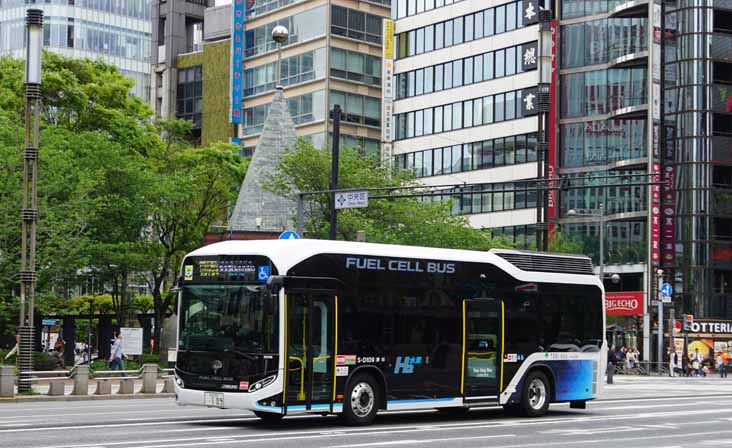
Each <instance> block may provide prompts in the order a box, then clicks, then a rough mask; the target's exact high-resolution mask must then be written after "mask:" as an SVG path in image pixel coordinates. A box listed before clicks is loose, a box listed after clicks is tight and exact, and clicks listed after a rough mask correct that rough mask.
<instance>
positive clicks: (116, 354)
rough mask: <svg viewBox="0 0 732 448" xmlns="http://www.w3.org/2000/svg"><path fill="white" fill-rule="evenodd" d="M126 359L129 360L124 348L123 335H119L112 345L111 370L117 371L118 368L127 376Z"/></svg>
mask: <svg viewBox="0 0 732 448" xmlns="http://www.w3.org/2000/svg"><path fill="white" fill-rule="evenodd" d="M125 359H127V355H125V349H124V347H123V346H122V335H121V334H118V335H117V337H116V338H115V340H114V344H113V345H112V352H111V353H110V355H109V369H110V370H117V367H119V370H121V371H122V376H127V374H126V373H125V361H124V360H125Z"/></svg>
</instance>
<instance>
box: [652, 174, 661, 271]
mask: <svg viewBox="0 0 732 448" xmlns="http://www.w3.org/2000/svg"><path fill="white" fill-rule="evenodd" d="M651 174H652V176H651V179H652V181H653V182H660V180H661V179H660V177H661V176H660V174H661V164H660V163H658V162H653V164H652V166H651ZM660 261H661V185H660V184H654V185H651V262H652V263H653V264H656V265H657V264H658V263H659V262H660Z"/></svg>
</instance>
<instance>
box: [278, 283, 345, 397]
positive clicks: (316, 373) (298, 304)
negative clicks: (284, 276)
mask: <svg viewBox="0 0 732 448" xmlns="http://www.w3.org/2000/svg"><path fill="white" fill-rule="evenodd" d="M286 300H287V330H286V331H287V335H286V338H287V341H286V344H287V364H286V366H287V375H286V385H285V404H286V406H287V408H288V409H289V410H303V409H304V410H320V409H322V410H324V411H330V410H331V401H332V399H333V380H334V368H335V358H334V355H335V347H334V345H335V337H336V333H335V332H336V329H335V316H336V312H335V306H336V300H337V298H336V296H335V293H334V292H328V291H322V292H321V291H307V290H300V291H297V290H295V291H288V293H287V299H286Z"/></svg>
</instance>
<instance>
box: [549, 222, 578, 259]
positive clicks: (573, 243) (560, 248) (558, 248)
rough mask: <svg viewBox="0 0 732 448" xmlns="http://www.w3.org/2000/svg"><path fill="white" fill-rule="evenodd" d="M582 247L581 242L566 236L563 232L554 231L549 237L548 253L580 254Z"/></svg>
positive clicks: (559, 230)
mask: <svg viewBox="0 0 732 448" xmlns="http://www.w3.org/2000/svg"><path fill="white" fill-rule="evenodd" d="M583 251H584V247H583V245H582V242H581V241H578V240H576V239H574V238H572V237H570V236H567V235H566V234H565V232H564V231H562V230H561V229H559V228H557V229H554V231H553V232H552V234H551V236H550V237H549V252H561V253H566V254H582V253H584V252H583Z"/></svg>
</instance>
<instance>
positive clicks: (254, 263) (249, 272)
mask: <svg viewBox="0 0 732 448" xmlns="http://www.w3.org/2000/svg"><path fill="white" fill-rule="evenodd" d="M275 274H276V272H275V268H274V266H272V264H271V262H270V261H269V259H268V258H267V257H259V256H207V257H189V258H187V259H186V261H185V263H184V264H183V281H184V282H193V283H210V282H246V283H249V282H252V283H255V282H266V281H267V280H268V279H269V277H270V276H272V275H275Z"/></svg>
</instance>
